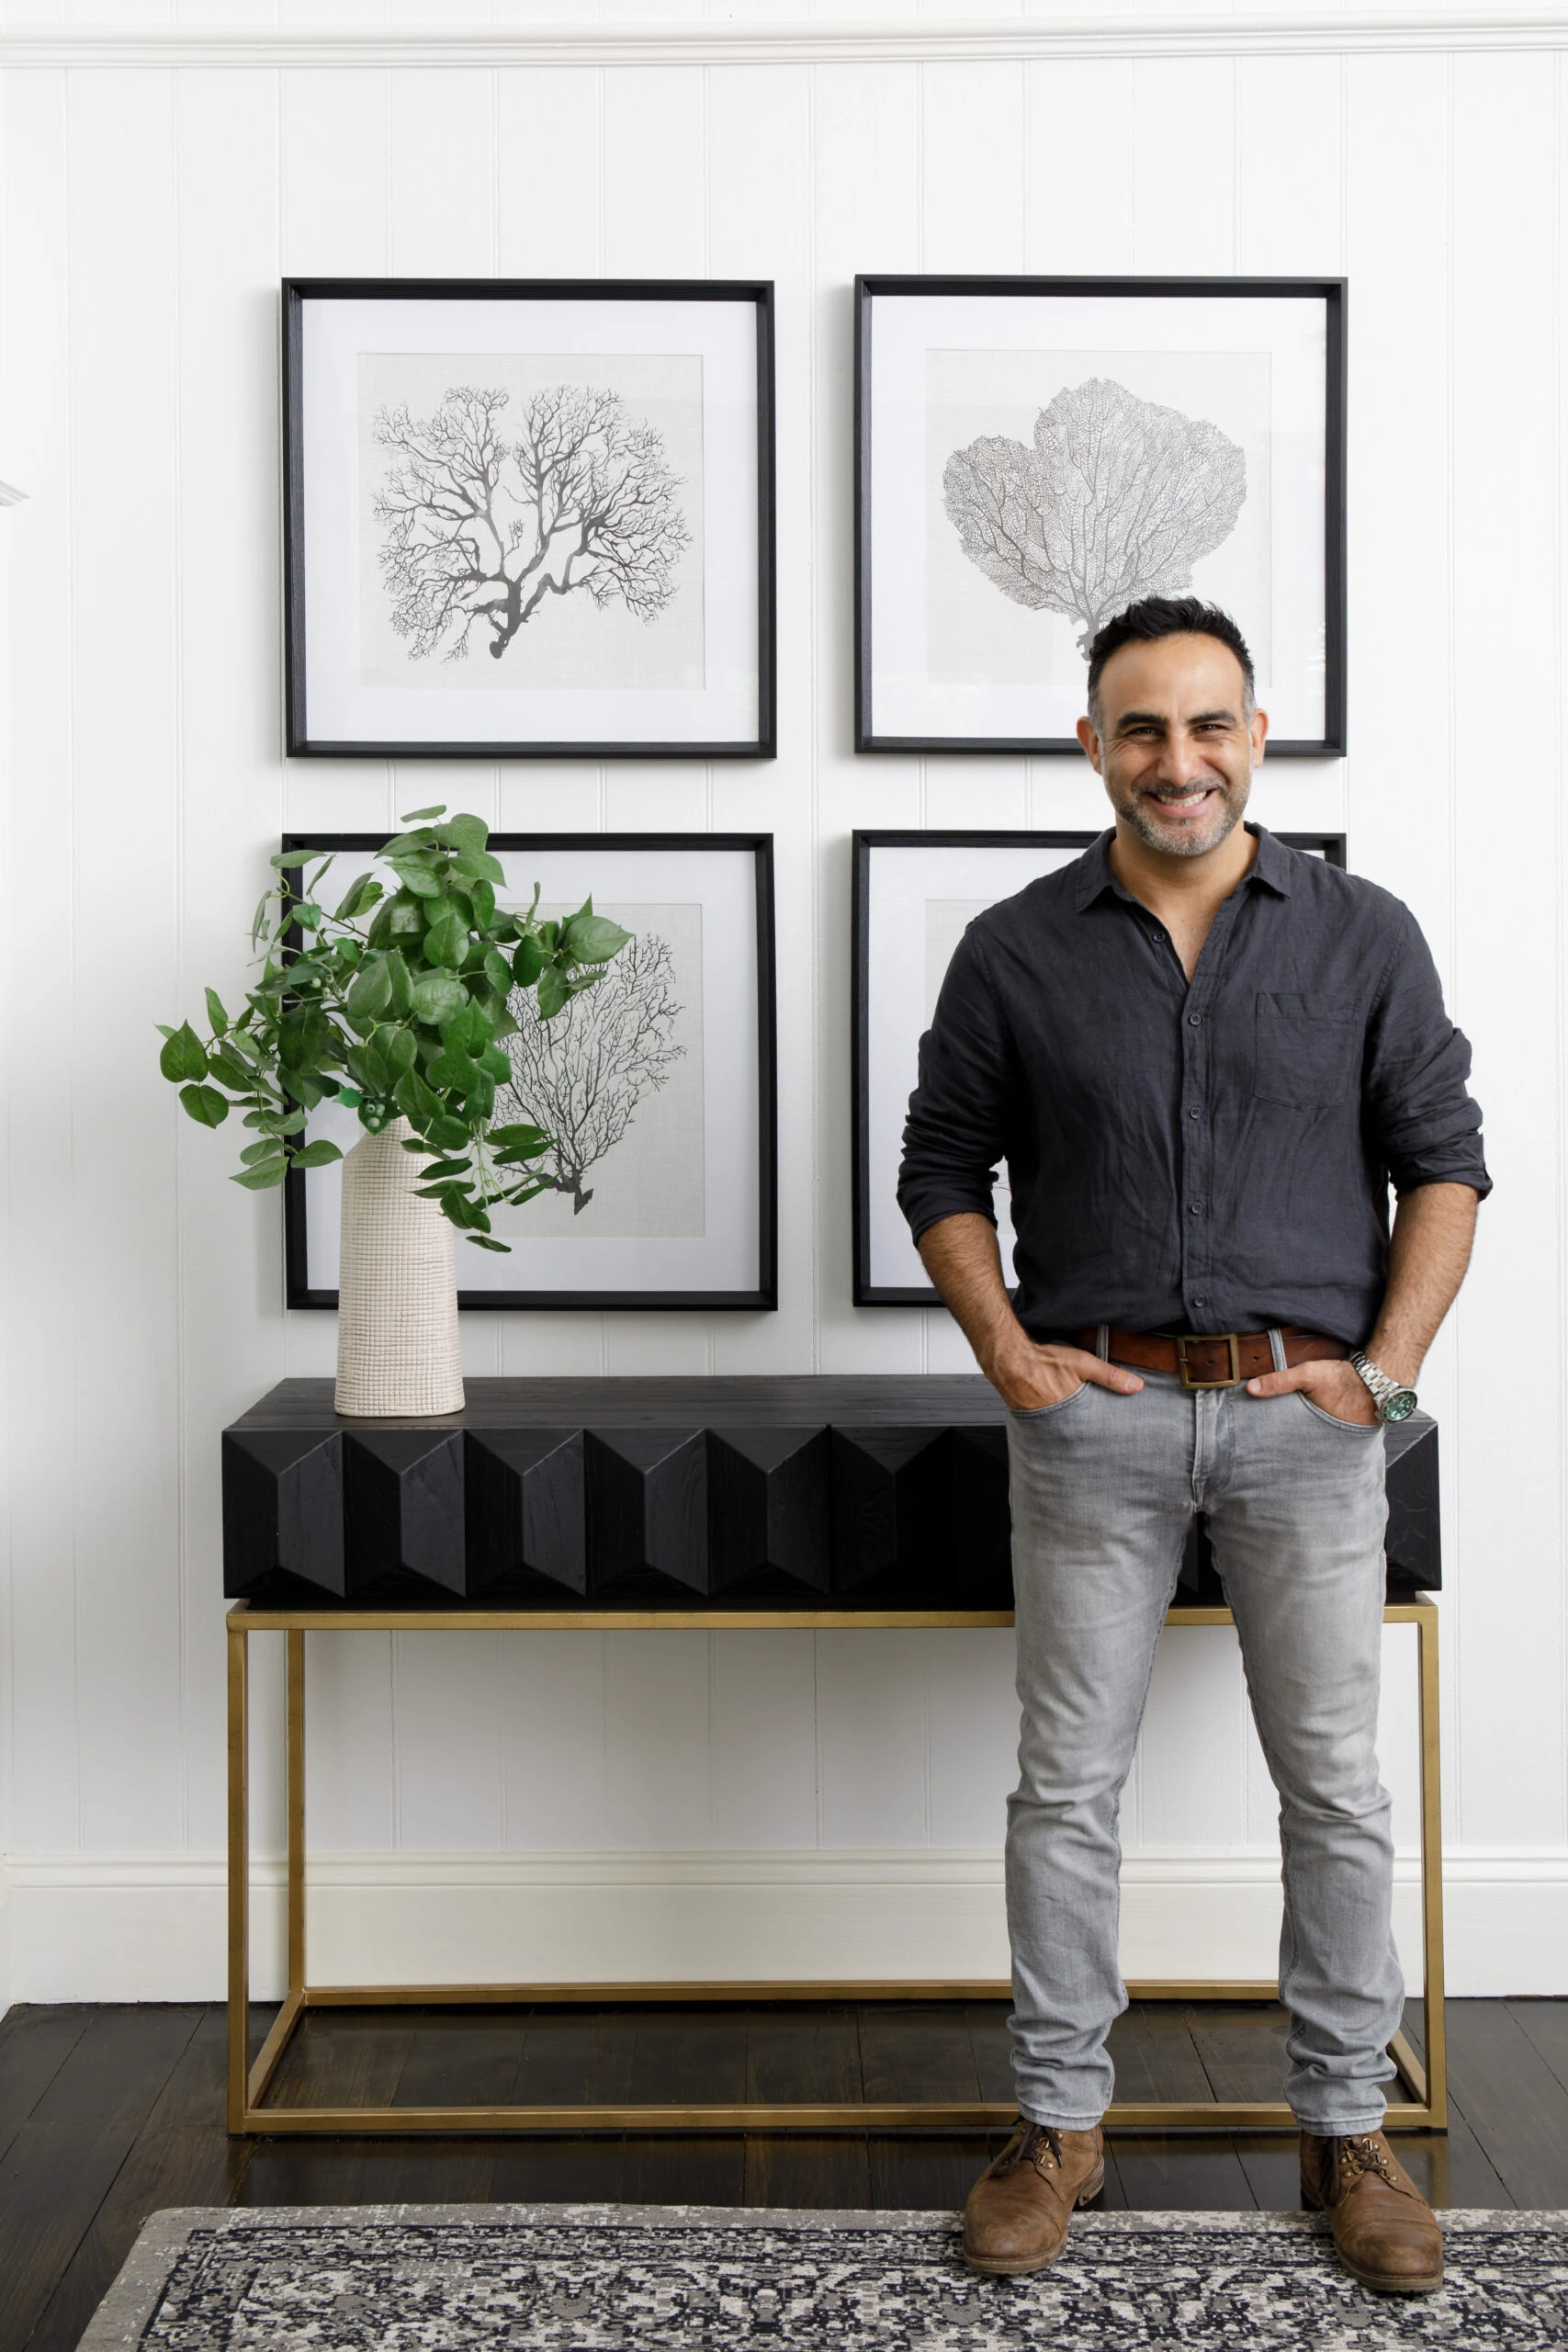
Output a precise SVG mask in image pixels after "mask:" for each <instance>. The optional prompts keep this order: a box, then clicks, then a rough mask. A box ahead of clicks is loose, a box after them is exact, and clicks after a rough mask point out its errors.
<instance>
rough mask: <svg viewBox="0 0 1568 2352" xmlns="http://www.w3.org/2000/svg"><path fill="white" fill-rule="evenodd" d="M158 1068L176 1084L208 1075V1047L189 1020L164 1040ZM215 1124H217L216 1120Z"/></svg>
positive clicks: (183, 1022)
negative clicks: (183, 1080)
mask: <svg viewBox="0 0 1568 2352" xmlns="http://www.w3.org/2000/svg"><path fill="white" fill-rule="evenodd" d="M158 1068H159V1069H161V1070H162V1071H163V1073H164V1077H165V1078H166V1079H170V1080H173V1082H174V1083H175V1085H176V1086H177V1085H178V1084H179V1082H180V1080H182V1079H187V1078H189V1079H194V1078H205V1077H206V1076H207V1052H206V1048H205V1047H204V1046H203V1045H202V1042H201V1039H200V1038H199V1037H198V1036H197V1034H196V1031H195V1030H194V1029H193V1028H192V1027H191V1025H190V1023H189V1022H188V1021H182V1022H181V1023H180V1025H179V1027H178V1028H177V1029H176V1030H175V1034H174V1035H173V1036H172V1037H170V1038H167V1039H166V1040H165V1041H164V1050H163V1052H162V1053H161V1054H160V1055H159V1057H158ZM213 1125H217V1122H216V1120H215V1121H214V1122H213Z"/></svg>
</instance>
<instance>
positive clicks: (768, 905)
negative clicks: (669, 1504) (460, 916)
mask: <svg viewBox="0 0 1568 2352" xmlns="http://www.w3.org/2000/svg"><path fill="white" fill-rule="evenodd" d="M392 838H393V835H392V833H391V832H390V831H386V832H375V833H324V832H288V833H286V834H285V835H284V837H283V842H282V847H283V848H284V850H285V851H288V850H299V849H316V850H321V851H325V852H342V853H360V854H367V855H370V856H374V855H375V854H376V853H377V852H378V851H379V850H382V849H384V848H385V847H386V845H387V843H388V842H389V841H390V840H391V839H392ZM490 848H491V853H492V854H495V855H497V856H504V855H506V854H510V853H515V854H520V855H525V854H528V853H530V852H533V853H536V854H544V853H549V854H555V853H558V852H564V853H567V854H575V853H582V854H588V853H592V852H607V853H610V854H633V855H636V854H638V853H643V852H651V853H660V852H676V853H682V852H683V853H688V854H699V855H700V854H706V853H709V852H734V851H740V852H744V853H750V856H751V858H752V860H753V863H754V879H753V885H752V894H751V909H752V915H753V920H754V922H755V926H756V933H755V935H756V985H757V1022H756V1052H757V1275H758V1279H757V1282H756V1284H755V1286H754V1287H751V1288H746V1289H734V1290H726V1289H709V1290H696V1289H693V1290H674V1289H671V1290H638V1291H626V1290H617V1289H611V1288H598V1289H594V1288H583V1289H577V1290H570V1291H567V1290H539V1289H526V1288H518V1289H513V1290H490V1289H485V1290H468V1289H463V1288H461V1287H459V1289H458V1292H457V1305H458V1307H459V1308H460V1309H465V1310H467V1311H469V1312H472V1313H476V1314H486V1315H493V1314H519V1313H523V1312H525V1311H547V1312H552V1313H553V1312H561V1311H568V1312H583V1313H589V1312H593V1313H604V1312H608V1311H620V1310H637V1311H642V1312H652V1311H659V1312H661V1313H667V1312H670V1311H671V1310H676V1311H688V1310H689V1311H693V1312H695V1311H697V1310H709V1309H711V1310H714V1311H716V1312H736V1313H751V1314H758V1313H770V1312H773V1311H774V1310H776V1308H777V1306H778V1303H779V1298H778V1036H777V1029H778V1022H777V991H776V980H775V959H774V912H773V835H772V833H651V832H649V833H537V832H494V833H491V837H490ZM309 1217H310V1211H309V1179H308V1178H307V1177H306V1175H305V1174H304V1173H303V1171H301V1170H299V1169H290V1170H289V1171H288V1176H287V1177H286V1178H285V1180H284V1300H285V1305H286V1306H289V1307H299V1308H306V1309H326V1310H328V1311H331V1312H335V1311H336V1308H337V1304H338V1295H337V1292H336V1290H335V1289H324V1288H321V1287H320V1286H314V1285H312V1283H311V1280H310V1222H309ZM509 1262H510V1261H508V1260H506V1259H502V1258H495V1257H487V1258H486V1260H485V1264H486V1266H487V1268H489V1267H495V1268H504V1267H505V1266H506V1265H507V1264H508V1263H509ZM457 1264H458V1268H459V1274H460V1273H461V1269H462V1259H461V1257H460V1256H459V1258H458V1260H457Z"/></svg>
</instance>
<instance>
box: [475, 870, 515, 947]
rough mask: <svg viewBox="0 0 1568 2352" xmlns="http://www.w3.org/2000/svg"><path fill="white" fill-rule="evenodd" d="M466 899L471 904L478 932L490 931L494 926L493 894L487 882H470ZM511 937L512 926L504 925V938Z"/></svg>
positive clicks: (509, 924)
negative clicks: (467, 898)
mask: <svg viewBox="0 0 1568 2352" xmlns="http://www.w3.org/2000/svg"><path fill="white" fill-rule="evenodd" d="M468 897H469V899H470V900H471V902H472V904H473V910H474V922H476V924H477V925H478V927H479V930H480V931H490V930H491V929H492V928H493V927H494V924H495V892H494V891H493V890H492V889H491V886H490V884H489V883H488V882H470V883H469V885H468ZM511 935H512V925H511V923H510V922H509V923H507V925H506V936H507V937H508V938H510V937H511Z"/></svg>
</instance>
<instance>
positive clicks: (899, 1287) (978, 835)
mask: <svg viewBox="0 0 1568 2352" xmlns="http://www.w3.org/2000/svg"><path fill="white" fill-rule="evenodd" d="M1099 839H1100V833H1099V832H1098V831H1094V832H1081V831H1071V832H1064V831H1041V830H1038V829H1022V828H1020V829H1017V830H1014V829H1010V828H1004V829H1002V830H1000V831H991V830H986V831H952V830H945V829H944V830H940V831H939V830H921V829H919V828H917V829H915V830H912V831H911V830H907V829H897V828H896V829H892V830H877V829H871V828H857V830H856V831H855V833H854V835H853V837H852V882H851V899H850V989H851V1025H850V1097H851V1131H852V1145H851V1160H852V1188H853V1190H852V1218H853V1224H852V1247H851V1260H852V1262H851V1282H852V1294H851V1295H852V1304H853V1305H854V1306H921V1307H930V1306H941V1305H942V1301H941V1299H940V1298H939V1297H938V1295H937V1294H936V1291H935V1290H934V1289H933V1288H932V1286H931V1283H909V1284H898V1283H874V1281H873V1280H872V1235H871V1183H872V1170H871V1160H872V1146H871V990H872V978H871V894H872V884H873V876H872V862H873V859H874V856H875V854H876V852H877V851H878V850H879V849H929V850H936V851H941V850H955V849H1021V850H1029V849H1042V850H1060V849H1077V850H1085V849H1088V848H1089V847H1090V846H1091V844H1092V843H1093V842H1097V841H1098V840H1099ZM1275 839H1276V840H1278V841H1280V842H1283V843H1284V844H1285V846H1286V848H1288V849H1300V850H1306V851H1307V852H1309V853H1311V854H1316V855H1318V856H1320V857H1323V858H1324V859H1325V860H1326V861H1327V863H1328V864H1329V865H1337V866H1338V867H1340V868H1341V869H1342V870H1343V869H1344V868H1345V866H1346V862H1347V852H1346V839H1345V835H1344V834H1343V833H1303V832H1290V833H1278V834H1276V835H1275ZM911 1079H912V1073H911Z"/></svg>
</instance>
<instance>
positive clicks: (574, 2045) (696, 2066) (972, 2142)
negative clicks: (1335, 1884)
mask: <svg viewBox="0 0 1568 2352" xmlns="http://www.w3.org/2000/svg"><path fill="white" fill-rule="evenodd" d="M267 2016H268V2013H267V2012H266V2010H265V2008H258V2010H257V2012H256V2013H255V2015H254V2017H253V2018H252V2020H251V2029H252V2035H253V2040H254V2038H255V2037H256V2036H257V2035H259V2033H260V2032H262V2031H265V2025H266V2022H267ZM1005 2018H1006V2005H1005V2003H994V2002H976V2003H970V2004H967V2005H965V2004H961V2003H956V2002H954V2003H942V2002H927V2003H905V2002H899V2003H889V2004H885V2003H871V2002H867V2003H864V2004H863V2005H857V2004H854V2003H850V2002H840V2003H833V2004H827V2005H823V2006H821V2007H818V2006H817V2005H815V2004H807V2003H795V2004H784V2005H777V2006H769V2005H757V2006H754V2007H750V2008H749V2009H748V2008H744V2007H739V2005H737V2006H721V2005H715V2007H713V2008H712V2009H711V2010H698V2011H694V2010H691V2009H678V2008H675V2007H670V2008H665V2009H638V2008H626V2009H605V2010H602V2011H600V2010H585V2009H581V2008H576V2007H570V2008H568V2007H563V2008H558V2009H548V2008H536V2009H531V2010H519V2011H515V2012H506V2011H497V2010H494V2009H487V2010H480V2009H475V2010H471V2011H469V2010H441V2009H423V2010H422V2009H410V2010H408V2011H403V2012H396V2011H380V2012H377V2011H355V2010H320V2011H316V2012H314V2013H312V2014H311V2015H310V2016H309V2017H307V2018H305V2019H304V2020H303V2022H302V2024H301V2027H300V2030H299V2035H298V2037H297V2040H296V2042H295V2044H294V2046H293V2047H291V2049H290V2051H289V2052H288V2057H287V2058H286V2060H285V2062H284V2064H283V2066H282V2067H281V2068H280V2070H279V2075H278V2078H277V2085H276V2097H277V2098H279V2100H280V2101H281V2102H284V2103H288V2104H296V2105H297V2104H299V2103H300V2102H301V2101H309V2102H315V2101H321V2102H323V2103H331V2104H332V2105H333V2106H337V2105H340V2104H353V2103H354V2102H355V2101H362V2102H371V2101H374V2102H377V2103H381V2102H386V2103H389V2104H401V2105H443V2104H450V2103H457V2102H459V2101H468V2100H470V2099H485V2098H516V2099H518V2100H530V2101H540V2102H548V2103H552V2104H555V2103H569V2104H578V2103H581V2102H584V2101H588V2100H595V2099H601V2100H616V2101H626V2100H628V2099H632V2098H638V2099H659V2100H665V2099H668V2100H671V2101H672V2102H675V2103H680V2102H682V2101H686V2100H691V2099H694V2098H723V2099H726V2100H728V2099H744V2098H754V2099H756V2098H767V2099H781V2100H783V2099H799V2100H806V2101H809V2100H824V2099H831V2100H834V2101H840V2100H843V2101H852V2100H854V2099H856V2098H861V2097H864V2098H870V2099H892V2098H898V2099H908V2098H936V2099H949V2098H964V2099H969V2098H976V2097H983V2098H987V2099H993V2100H1000V2101H1007V2100H1010V2098H1011V2086H1010V2066H1009V2052H1008V2041H1007V2035H1006V2029H1005ZM1421 2026H1422V2018H1421V2009H1420V2004H1419V2003H1413V2004H1411V2005H1410V2008H1409V2011H1408V2014H1407V2030H1409V2032H1410V2034H1411V2039H1412V2041H1414V2042H1415V2044H1416V2048H1417V2049H1418V2050H1419V2049H1420V2048H1421V2046H1422V2032H1421ZM1282 2032H1283V2021H1282V2018H1281V2017H1280V2012H1279V2010H1278V2009H1277V2008H1275V2007H1267V2006H1258V2007H1252V2006H1251V2005H1238V2006H1236V2007H1226V2008H1224V2009H1221V2008H1217V2007H1214V2008H1211V2007H1208V2006H1207V2005H1201V2004H1190V2005H1182V2004H1177V2003H1144V2004H1140V2005H1137V2006H1135V2007H1133V2008H1132V2009H1130V2010H1129V2011H1128V2013H1127V2015H1126V2016H1125V2017H1124V2018H1121V2019H1119V2020H1118V2023H1117V2025H1116V2028H1115V2030H1114V2032H1113V2035H1112V2052H1113V2055H1114V2058H1115V2063H1116V2066H1117V2075H1118V2084H1117V2087H1118V2091H1119V2093H1120V2095H1121V2096H1122V2097H1123V2098H1183V2099H1188V2098H1208V2097H1225V2098H1272V2097H1275V2096H1278V2094H1279V2091H1280V2086H1281V2082H1282V2075H1283V2065H1284V2060H1283V2052H1282V2047H1281V2042H1282ZM1449 2033H1450V2052H1451V2069H1452V2073H1451V2079H1452V2127H1451V2130H1450V2132H1449V2133H1448V2134H1447V2135H1446V2136H1445V2135H1442V2134H1438V2133H1424V2134H1402V2135H1400V2136H1399V2138H1398V2140H1397V2141H1396V2143H1395V2144H1396V2146H1397V2149H1398V2152H1399V2154H1400V2156H1401V2158H1402V2160H1403V2162H1404V2164H1405V2165H1407V2166H1408V2168H1409V2170H1410V2171H1411V2173H1412V2174H1413V2175H1414V2176H1415V2177H1416V2180H1417V2181H1418V2182H1419V2183H1420V2185H1421V2186H1422V2188H1424V2189H1425V2190H1426V2191H1427V2194H1428V2195H1429V2196H1430V2197H1431V2198H1432V2199H1433V2201H1434V2202H1435V2203H1438V2204H1439V2205H1445V2204H1455V2205H1472V2206H1475V2205H1479V2206H1503V2207H1506V2206H1508V2205H1511V2204H1516V2203H1517V2204H1519V2205H1527V2206H1535V2207H1568V2001H1509V2002H1504V2001H1455V2002H1450V2005H1449ZM224 2060H225V2038H224V2013H223V2010H222V2009H221V2007H217V2006H211V2007H204V2006H200V2005H193V2006H190V2007H144V2008H132V2007H126V2008H107V2007H106V2008H82V2007H61V2008H50V2007H30V2008H28V2007H24V2008H17V2009H13V2010H12V2011H10V2012H9V2013H8V2015H7V2016H6V2018H4V2019H3V2020H0V2352H23V2347H24V2346H25V2347H26V2352H73V2346H74V2345H75V2343H76V2341H77V2338H78V2337H79V2335H80V2334H81V2331H82V2328H83V2326H84V2325H85V2322H86V2320H87V2318H88V2316H89V2315H90V2313H91V2312H92V2311H93V2309H94V2308H95V2307H96V2303H97V2301H98V2300H99V2299H100V2297H101V2296H102V2294H103V2292H104V2290H105V2289H106V2287H107V2285H108V2283H109V2281H110V2279H111V2278H113V2276H114V2274H115V2272H116V2271H117V2270H118V2267H119V2265H120V2263H121V2262H122V2261H123V2260H124V2257H125V2255H126V2253H127V2252H128V2251H129V2249H130V2245H131V2243H132V2241H133V2239H134V2237H135V2235H136V2233H137V2231H138V2229H139V2228H140V2227H141V2222H143V2220H144V2219H145V2218H146V2216H147V2214H148V2213H150V2212H153V2211H158V2210H159V2209H160V2208H161V2207H164V2206H168V2205H180V2204H213V2205H222V2204H225V2203H230V2204H241V2205H248V2206H257V2207H265V2206H268V2205H311V2204H367V2203H374V2204H483V2203H489V2202H495V2203H505V2204H538V2203H564V2204H573V2203H582V2202H590V2203H610V2204H614V2203H619V2202H626V2203H637V2204H644V2203H647V2204H698V2205H720V2206H722V2205H789V2206H804V2207H807V2208H816V2209H829V2210H832V2209H836V2208H846V2209H850V2210H854V2209H858V2208H863V2207H866V2206H883V2207H887V2208H891V2209H896V2210H900V2209H901V2210H909V2209H924V2210H937V2211H953V2210H954V2209H956V2208H958V2207H960V2206H962V2204H963V2202H964V2198H965V2197H966V2196H967V2194H968V2191H969V2189H970V2188H971V2187H972V2186H973V2184H974V2182H975V2180H976V2178H977V2177H978V2176H979V2174H980V2173H981V2172H982V2171H983V2169H984V2168H985V2166H986V2165H987V2163H988V2162H989V2161H990V2158H991V2157H992V2156H993V2155H994V2154H997V2153H998V2152H999V2150H1000V2148H1001V2147H1002V2145H1003V2143H1004V2141H1005V2138H1006V2133H1005V2131H995V2132H989V2133H987V2132H980V2131H975V2132H953V2133H948V2134H943V2135H935V2134H922V2133H900V2132H882V2133H866V2132H853V2131H845V2132H841V2133H840V2132H821V2133H809V2134H806V2133H803V2134H799V2135H796V2134H794V2133H788V2134H786V2133H768V2132H756V2133H750V2134H742V2133H739V2132H737V2133H728V2132H726V2133H719V2134H705V2133H662V2134H657V2135H654V2134H641V2133H627V2132H621V2131H607V2132H604V2133H581V2134H571V2135H567V2134H562V2135H558V2136H553V2137H543V2136H541V2137H539V2138H530V2139H513V2138H505V2137H481V2136H479V2135H477V2134H476V2135H465V2136H460V2137H454V2138H450V2139H426V2138H414V2137H408V2138H402V2139H396V2138H385V2139H382V2138H371V2137H365V2138H353V2137H344V2138H342V2139H333V2140H303V2139H301V2140H288V2139H281V2138H276V2137H272V2138H263V2139H258V2140H253V2141H232V2140H230V2139H229V2137H228V2136H227V2133H226V2131H225V2129H224ZM1296 2199H1297V2187H1296V2152H1295V2143H1294V2140H1293V2138H1292V2136H1290V2135H1288V2134H1273V2133H1253V2134H1239V2133H1237V2134H1225V2133H1223V2132H1213V2133H1187V2134H1179V2135H1178V2134H1164V2133H1157V2132H1143V2133H1137V2134H1124V2133H1118V2134H1116V2135H1113V2137H1112V2139H1111V2143H1110V2145H1109V2149H1108V2163H1107V2167H1106V2187H1105V2193H1104V2199H1103V2203H1104V2205H1105V2206H1106V2208H1107V2209H1114V2208H1118V2207H1123V2206H1131V2207H1134V2208H1144V2209H1149V2208H1158V2209H1174V2210H1179V2211H1191V2210H1194V2209H1198V2208H1203V2207H1212V2208H1217V2209H1219V2210H1222V2211H1224V2210H1230V2211H1247V2210H1251V2209H1253V2208H1255V2207H1258V2206H1261V2207H1264V2208H1265V2209H1271V2208H1280V2207H1291V2206H1293V2205H1294V2204H1295V2202H1296Z"/></svg>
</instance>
